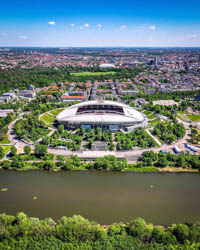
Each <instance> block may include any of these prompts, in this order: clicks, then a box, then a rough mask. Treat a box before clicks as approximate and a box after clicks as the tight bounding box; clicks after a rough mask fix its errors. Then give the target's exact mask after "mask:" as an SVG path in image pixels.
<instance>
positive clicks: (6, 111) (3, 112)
mask: <svg viewBox="0 0 200 250" xmlns="http://www.w3.org/2000/svg"><path fill="white" fill-rule="evenodd" d="M10 113H14V111H13V109H1V110H0V118H2V117H6V116H7V115H8V114H10Z"/></svg>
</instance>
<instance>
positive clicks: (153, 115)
mask: <svg viewBox="0 0 200 250" xmlns="http://www.w3.org/2000/svg"><path fill="white" fill-rule="evenodd" d="M147 117H148V119H150V120H151V119H153V118H155V117H156V115H155V114H151V115H149V116H147Z"/></svg>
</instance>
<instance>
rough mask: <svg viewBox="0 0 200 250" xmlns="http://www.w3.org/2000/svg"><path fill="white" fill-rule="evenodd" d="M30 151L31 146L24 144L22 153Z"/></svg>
mask: <svg viewBox="0 0 200 250" xmlns="http://www.w3.org/2000/svg"><path fill="white" fill-rule="evenodd" d="M30 152H31V147H30V146H28V145H26V146H25V147H24V153H25V154H27V155H29V154H30Z"/></svg>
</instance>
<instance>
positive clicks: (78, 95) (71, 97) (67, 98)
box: [61, 91, 87, 102]
mask: <svg viewBox="0 0 200 250" xmlns="http://www.w3.org/2000/svg"><path fill="white" fill-rule="evenodd" d="M61 99H62V102H72V101H81V102H82V101H85V100H86V99H87V92H86V91H69V92H66V93H65V94H64V95H63V96H62V97H61Z"/></svg>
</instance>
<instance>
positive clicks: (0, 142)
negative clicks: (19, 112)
mask: <svg viewBox="0 0 200 250" xmlns="http://www.w3.org/2000/svg"><path fill="white" fill-rule="evenodd" d="M0 144H10V141H9V140H8V135H6V136H5V137H4V139H3V140H1V141H0Z"/></svg>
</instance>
